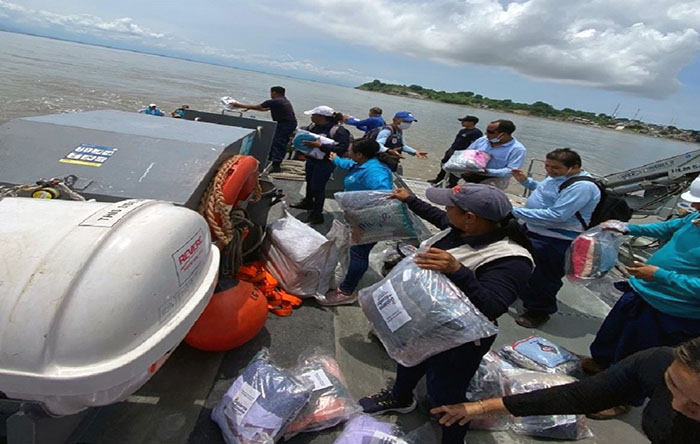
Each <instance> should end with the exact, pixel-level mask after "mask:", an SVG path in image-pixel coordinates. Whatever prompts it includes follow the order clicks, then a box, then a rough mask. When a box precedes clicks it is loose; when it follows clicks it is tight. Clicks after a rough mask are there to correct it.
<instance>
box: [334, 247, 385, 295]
mask: <svg viewBox="0 0 700 444" xmlns="http://www.w3.org/2000/svg"><path fill="white" fill-rule="evenodd" d="M375 245H377V243H376V242H372V243H371V244H363V245H353V246H352V247H350V265H348V274H347V275H345V279H343V282H342V283H341V284H340V287H339V288H340V291H342V292H343V293H346V294H350V293H352V292H353V291H355V289H356V288H357V284H359V283H360V279H362V276H363V275H364V274H365V272H366V271H367V269H368V268H369V253H370V251H372V247H374V246H375Z"/></svg>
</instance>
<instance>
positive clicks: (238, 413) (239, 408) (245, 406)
mask: <svg viewBox="0 0 700 444" xmlns="http://www.w3.org/2000/svg"><path fill="white" fill-rule="evenodd" d="M258 397H260V392H259V391H257V390H256V389H255V387H253V386H251V385H250V384H248V383H246V382H244V383H243V385H242V386H241V388H240V389H239V390H238V392H236V394H235V395H233V399H231V402H230V403H228V405H226V409H225V414H226V416H228V417H229V418H231V419H232V420H233V422H234V423H235V424H236V425H238V426H240V425H241V422H242V421H243V418H245V415H247V414H248V411H249V410H250V408H251V407H253V404H255V401H256V400H257V399H258Z"/></svg>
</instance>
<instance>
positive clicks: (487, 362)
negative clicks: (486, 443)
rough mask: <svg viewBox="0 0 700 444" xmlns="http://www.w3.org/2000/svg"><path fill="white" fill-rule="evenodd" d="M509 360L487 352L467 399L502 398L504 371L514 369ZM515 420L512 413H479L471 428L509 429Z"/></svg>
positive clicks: (475, 375) (504, 392) (470, 423)
mask: <svg viewBox="0 0 700 444" xmlns="http://www.w3.org/2000/svg"><path fill="white" fill-rule="evenodd" d="M514 369H515V367H513V366H512V365H511V364H510V363H509V362H508V361H505V360H504V359H503V358H501V357H500V356H499V355H498V354H497V353H494V352H492V351H490V352H488V353H486V354H485V355H484V357H483V359H482V360H481V363H480V364H479V369H478V370H477V371H476V374H474V377H473V378H472V380H471V381H470V382H469V387H468V388H467V393H466V395H467V399H468V400H469V401H483V400H485V399H490V398H500V397H502V396H504V395H505V394H506V387H505V378H504V372H505V371H506V370H514ZM512 420H513V417H512V416H511V415H479V416H475V417H474V418H472V420H471V421H470V422H469V428H471V429H475V430H508V428H509V427H510V424H511V422H512Z"/></svg>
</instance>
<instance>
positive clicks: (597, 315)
mask: <svg viewBox="0 0 700 444" xmlns="http://www.w3.org/2000/svg"><path fill="white" fill-rule="evenodd" d="M291 179H294V175H285V174H282V175H280V178H278V179H276V180H275V183H276V184H277V186H278V187H280V188H282V189H283V190H284V192H285V194H286V196H287V198H286V200H287V201H288V202H294V201H296V200H298V199H299V198H300V197H301V192H302V187H303V184H304V183H303V181H298V180H291ZM406 182H407V185H409V186H410V187H411V189H412V190H414V192H416V193H417V194H418V195H421V194H423V193H424V190H425V188H426V187H427V184H426V183H425V182H422V181H419V180H410V179H408V180H406ZM513 199H514V200H516V201H517V199H519V198H518V197H515V196H513ZM325 209H326V210H327V213H326V215H327V216H326V223H325V224H324V225H323V226H319V227H317V228H318V230H319V231H320V232H321V233H325V232H327V231H328V229H329V228H330V224H331V220H330V219H331V218H330V217H329V216H330V215H332V216H334V217H338V216H339V214H340V211H339V208H338V206H337V204H336V203H335V202H334V201H333V200H332V199H328V200H327V201H326V208H325ZM291 212H292V214H294V215H299V214H300V213H302V212H301V211H299V210H291ZM281 216H282V209H281V205H276V206H275V207H273V208H272V210H271V212H270V215H269V218H268V220H276V219H277V218H279V217H281ZM382 250H383V248H382V246H381V245H379V246H377V247H375V248H374V250H373V251H372V255H371V257H370V259H371V268H370V270H369V271H368V272H367V273H366V274H365V276H364V277H363V280H362V282H361V284H360V288H362V287H363V286H367V285H369V284H371V283H374V282H376V281H377V280H378V279H380V274H379V270H380V268H381V257H380V254H381V251H382ZM559 300H560V311H559V312H558V313H557V314H556V315H554V316H552V319H551V320H550V321H549V322H548V323H547V324H545V325H544V326H543V327H542V329H540V330H528V329H524V328H522V327H520V326H518V325H516V324H515V322H514V321H513V319H514V317H515V316H516V313H517V312H518V311H519V309H520V307H519V303H516V304H515V305H514V306H513V307H511V309H510V312H509V313H507V314H506V315H504V316H502V317H501V318H500V319H499V326H500V333H499V335H498V338H497V340H496V344H495V346H494V348H496V347H500V346H502V345H505V344H507V343H511V342H513V341H515V340H518V339H521V338H524V337H527V336H529V335H533V334H537V335H542V336H544V337H546V338H548V339H551V340H552V341H554V342H555V343H557V344H560V345H563V346H565V347H567V348H569V349H570V350H571V351H573V352H575V353H579V354H588V345H589V344H590V342H591V341H592V340H593V337H594V335H595V333H596V331H597V329H598V327H599V325H600V323H601V321H602V319H603V318H604V316H605V315H606V314H607V312H608V311H609V309H610V305H611V303H612V299H611V297H610V296H604V297H601V296H599V295H597V294H595V293H593V292H591V291H589V290H587V289H585V288H579V287H574V286H572V285H569V284H568V283H567V284H566V285H565V287H564V289H563V290H562V291H561V292H560V295H559ZM369 331H370V327H369V324H368V322H367V320H366V319H365V316H364V315H363V313H362V311H361V309H360V307H359V306H357V305H352V306H341V307H335V308H328V307H322V306H319V305H317V304H316V303H315V302H314V301H313V300H306V301H305V302H304V304H303V305H302V307H300V308H299V309H297V310H295V312H294V313H293V314H292V315H291V316H290V317H288V318H279V317H277V316H274V315H270V316H269V318H268V321H267V324H266V326H265V328H264V329H263V330H262V331H261V332H260V334H258V336H257V337H255V338H254V339H253V340H252V341H251V342H249V343H248V344H245V345H244V346H242V347H240V348H238V349H235V350H232V351H229V352H226V353H206V352H201V351H198V350H194V349H192V348H190V347H188V346H187V345H185V344H184V343H183V344H182V345H181V346H180V347H179V348H178V349H177V350H176V351H175V353H174V354H173V355H172V357H171V358H170V360H169V361H168V362H167V363H166V364H165V366H164V367H163V368H162V369H161V370H160V371H159V372H158V373H157V374H156V375H155V376H154V377H153V378H152V380H151V381H149V382H148V383H147V384H146V385H145V386H144V387H143V388H141V390H139V391H138V392H137V393H136V394H134V395H133V396H131V397H129V399H128V400H127V401H125V402H122V403H119V404H116V405H112V406H108V407H104V408H102V409H100V410H99V411H97V414H96V415H95V418H94V420H93V421H92V423H91V424H90V425H89V426H88V427H87V429H86V430H85V431H84V433H82V436H81V437H80V438H79V439H78V440H77V442H78V443H82V444H98V443H99V444H112V443H114V444H116V443H121V444H147V443H148V444H160V443H163V444H165V443H168V444H180V443H182V444H186V443H187V444H205V443H206V444H217V443H223V442H224V441H223V438H222V436H221V433H220V431H219V428H218V426H217V425H216V424H215V423H214V422H212V421H211V420H210V419H209V415H210V413H211V410H212V409H213V408H214V407H215V406H216V405H217V403H218V402H219V401H220V399H221V397H222V396H223V394H224V393H225V391H226V390H227V389H228V388H229V386H230V385H231V383H232V382H233V380H234V379H235V378H236V377H237V375H238V373H239V372H240V370H241V369H242V368H244V367H245V365H246V364H247V362H248V361H249V359H250V358H251V357H252V356H253V355H254V354H255V353H256V352H257V351H258V350H259V349H260V348H261V347H268V348H269V349H270V351H271V353H272V356H273V358H274V359H275V360H276V361H277V363H278V364H280V365H282V366H293V365H294V364H295V362H296V358H297V356H298V354H299V353H300V352H301V351H302V350H303V349H305V348H306V347H315V346H319V347H323V348H326V349H328V350H331V351H334V352H335V355H336V358H337V360H338V362H339V364H340V366H341V368H342V370H343V371H344V374H345V377H346V379H347V381H348V384H349V388H350V392H351V393H352V394H353V395H354V396H355V397H356V398H360V397H362V396H365V395H367V394H370V393H374V392H376V391H378V390H379V389H381V388H384V387H386V385H387V383H388V382H389V381H390V380H391V378H392V377H393V376H394V370H395V364H394V362H393V361H392V360H391V359H390V358H389V357H388V356H387V355H386V353H385V351H384V350H383V347H382V346H381V344H380V343H379V342H377V341H376V340H374V339H372V337H371V336H370V335H369V334H368V333H369ZM640 414H641V409H633V410H632V411H631V412H630V413H629V414H627V415H624V416H622V417H620V418H619V419H614V420H609V421H593V420H589V421H588V424H589V426H590V428H591V429H592V431H593V433H594V434H595V437H594V438H591V439H587V440H583V441H580V442H581V443H601V444H602V443H615V444H624V443H638V442H646V438H645V437H644V435H643V434H642V432H641V428H640V416H641V415H640ZM385 418H386V419H387V420H389V421H392V422H395V423H397V424H398V425H399V426H401V427H402V429H403V430H404V431H405V432H410V431H411V430H414V429H417V428H419V427H421V429H422V430H423V431H424V432H428V435H426V437H425V438H423V439H421V442H425V443H430V442H431V439H434V441H433V442H439V441H438V440H437V438H429V437H428V436H429V435H433V436H437V433H439V428H438V427H437V426H435V423H434V422H431V421H430V419H429V418H428V416H426V415H425V414H423V413H420V412H418V411H416V412H413V413H411V414H408V415H400V416H395V415H387V416H386V417H385ZM341 430H342V426H341V427H337V428H335V429H331V430H326V431H323V432H319V433H310V434H301V435H297V436H296V437H294V438H293V439H291V440H290V441H288V442H289V443H291V444H302V443H313V444H330V443H332V442H333V441H334V440H335V438H336V437H337V436H338V435H339V433H340V431H341ZM432 432H434V433H432ZM467 441H468V442H470V443H523V444H524V443H535V442H541V441H545V440H544V439H537V438H530V437H526V436H521V435H516V434H513V433H510V432H484V431H472V432H470V433H469V434H468V436H467ZM547 441H551V440H547Z"/></svg>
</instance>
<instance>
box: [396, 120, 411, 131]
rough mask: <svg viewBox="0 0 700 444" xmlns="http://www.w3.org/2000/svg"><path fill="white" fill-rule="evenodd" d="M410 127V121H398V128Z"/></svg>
mask: <svg viewBox="0 0 700 444" xmlns="http://www.w3.org/2000/svg"><path fill="white" fill-rule="evenodd" d="M410 127H411V122H401V123H399V128H401V129H402V130H405V129H409V128H410Z"/></svg>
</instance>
